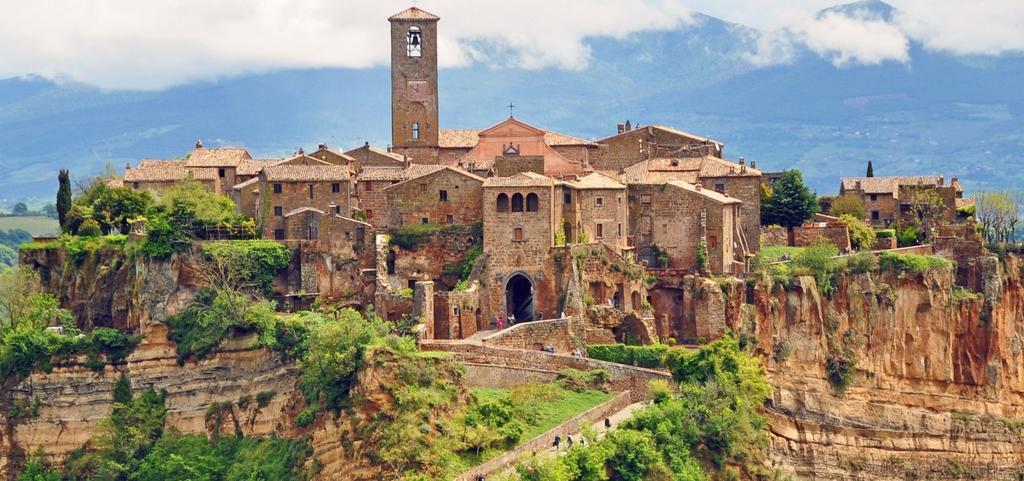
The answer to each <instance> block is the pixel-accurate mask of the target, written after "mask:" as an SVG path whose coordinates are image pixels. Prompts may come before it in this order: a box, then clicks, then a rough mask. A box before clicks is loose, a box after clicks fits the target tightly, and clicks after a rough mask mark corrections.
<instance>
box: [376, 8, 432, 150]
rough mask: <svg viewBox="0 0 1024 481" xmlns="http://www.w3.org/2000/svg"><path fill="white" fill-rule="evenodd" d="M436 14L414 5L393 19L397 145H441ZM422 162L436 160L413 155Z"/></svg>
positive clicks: (393, 113) (393, 123) (393, 122)
mask: <svg viewBox="0 0 1024 481" xmlns="http://www.w3.org/2000/svg"><path fill="white" fill-rule="evenodd" d="M438 20H440V17H438V16H437V15H434V14H431V13H428V12H426V11H423V10H420V9H419V8H416V7H412V8H409V9H406V10H403V11H401V12H399V13H396V14H394V15H392V16H391V17H389V18H388V21H389V22H391V144H392V145H393V146H395V147H396V148H406V149H411V150H413V151H415V150H417V149H423V148H427V149H431V148H432V149H434V150H436V148H437V146H438V130H439V128H440V127H439V126H440V123H439V122H438V99H437V21H438ZM411 156H412V157H413V158H416V159H417V160H418V161H420V162H421V163H431V164H434V163H437V162H436V160H435V161H433V162H431V161H428V159H425V158H421V157H424V156H423V155H420V156H417V155H415V154H412V155H411Z"/></svg>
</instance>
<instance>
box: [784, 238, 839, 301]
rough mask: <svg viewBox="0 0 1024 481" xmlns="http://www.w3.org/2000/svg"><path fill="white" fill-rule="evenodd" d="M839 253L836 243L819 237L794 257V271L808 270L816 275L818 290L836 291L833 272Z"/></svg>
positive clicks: (810, 273)
mask: <svg viewBox="0 0 1024 481" xmlns="http://www.w3.org/2000/svg"><path fill="white" fill-rule="evenodd" d="M837 255H839V249H837V248H836V246H835V245H833V244H832V243H831V242H829V241H828V239H825V238H824V237H822V238H819V239H818V240H816V241H814V243H813V244H811V245H810V246H808V247H807V248H805V249H804V250H803V251H801V252H799V253H798V254H797V255H796V256H795V257H793V262H792V268H793V269H794V271H793V273H794V274H797V273H799V272H807V273H808V274H809V275H812V276H814V279H815V281H816V282H817V284H818V290H820V291H821V292H823V293H826V294H827V293H831V292H833V291H835V284H834V282H833V280H832V274H833V273H834V272H835V269H836V263H835V260H834V259H833V258H834V257H835V256H837Z"/></svg>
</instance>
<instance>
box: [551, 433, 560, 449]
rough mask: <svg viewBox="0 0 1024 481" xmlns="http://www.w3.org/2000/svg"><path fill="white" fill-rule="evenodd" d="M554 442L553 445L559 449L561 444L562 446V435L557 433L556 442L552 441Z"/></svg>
mask: <svg viewBox="0 0 1024 481" xmlns="http://www.w3.org/2000/svg"><path fill="white" fill-rule="evenodd" d="M552 444H553V445H554V446H555V451H558V448H559V446H561V445H562V437H561V436H558V435H556V436H555V442H554V443H552Z"/></svg>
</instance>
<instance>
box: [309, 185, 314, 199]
mask: <svg viewBox="0 0 1024 481" xmlns="http://www.w3.org/2000/svg"><path fill="white" fill-rule="evenodd" d="M309 198H310V200H312V199H313V184H309Z"/></svg>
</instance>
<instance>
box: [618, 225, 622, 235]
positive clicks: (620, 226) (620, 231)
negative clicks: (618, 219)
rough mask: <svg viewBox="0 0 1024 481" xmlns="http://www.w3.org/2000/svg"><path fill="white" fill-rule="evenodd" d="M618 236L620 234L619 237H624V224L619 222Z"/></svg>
mask: <svg viewBox="0 0 1024 481" xmlns="http://www.w3.org/2000/svg"><path fill="white" fill-rule="evenodd" d="M618 236H619V237H622V224H619V233H618Z"/></svg>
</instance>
